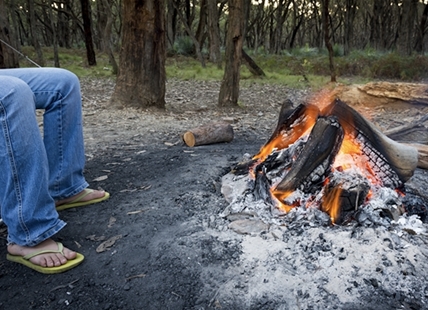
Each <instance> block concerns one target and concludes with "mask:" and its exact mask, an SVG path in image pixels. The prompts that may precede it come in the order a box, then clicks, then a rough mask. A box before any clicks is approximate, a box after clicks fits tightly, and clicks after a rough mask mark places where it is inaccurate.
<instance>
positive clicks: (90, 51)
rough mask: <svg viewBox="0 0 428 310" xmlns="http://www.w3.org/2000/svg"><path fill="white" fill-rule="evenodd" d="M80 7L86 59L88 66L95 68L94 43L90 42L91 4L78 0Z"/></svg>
mask: <svg viewBox="0 0 428 310" xmlns="http://www.w3.org/2000/svg"><path fill="white" fill-rule="evenodd" d="M80 4H81V5H82V18H83V29H84V32H85V46H86V57H87V59H88V65H89V66H96V65H97V60H96V57H95V51H94V43H93V40H92V28H91V21H92V18H91V4H90V2H89V0H80Z"/></svg>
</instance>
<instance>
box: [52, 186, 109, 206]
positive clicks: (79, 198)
mask: <svg viewBox="0 0 428 310" xmlns="http://www.w3.org/2000/svg"><path fill="white" fill-rule="evenodd" d="M93 192H94V190H93V189H89V188H86V189H84V190H83V192H82V194H80V195H79V196H77V197H76V198H75V199H74V200H72V201H70V202H66V203H63V204H60V205H59V206H57V207H56V209H57V211H61V210H65V209H70V208H75V207H82V206H87V205H90V204H94V203H98V202H101V201H104V200H107V199H108V198H109V197H110V194H109V193H108V192H104V196H103V197H101V198H95V199H91V200H86V201H82V199H83V198H85V197H86V196H88V195H89V194H90V193H93Z"/></svg>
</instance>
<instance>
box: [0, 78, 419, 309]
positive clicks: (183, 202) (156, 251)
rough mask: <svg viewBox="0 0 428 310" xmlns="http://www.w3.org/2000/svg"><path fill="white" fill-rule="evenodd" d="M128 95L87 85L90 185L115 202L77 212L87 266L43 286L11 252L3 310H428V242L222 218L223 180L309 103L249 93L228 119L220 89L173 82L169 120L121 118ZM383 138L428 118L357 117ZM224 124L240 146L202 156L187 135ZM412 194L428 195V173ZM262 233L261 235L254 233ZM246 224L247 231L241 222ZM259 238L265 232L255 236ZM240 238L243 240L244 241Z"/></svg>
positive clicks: (73, 238) (390, 232) (282, 93)
mask: <svg viewBox="0 0 428 310" xmlns="http://www.w3.org/2000/svg"><path fill="white" fill-rule="evenodd" d="M113 86H114V83H113V82H112V81H105V80H83V81H82V91H83V96H84V124H85V138H86V153H87V159H88V161H87V166H86V171H85V172H86V177H87V180H88V181H89V183H90V184H91V186H92V187H93V188H103V189H106V190H108V191H109V192H110V193H111V199H110V200H108V201H107V202H104V203H101V204H98V205H94V206H88V207H83V208H77V209H75V210H67V211H63V212H61V214H60V215H61V217H62V218H63V219H64V220H66V221H67V222H68V225H67V227H66V228H65V229H64V230H63V231H61V232H60V234H59V235H58V238H59V240H60V241H62V242H63V243H64V244H65V245H66V246H68V247H70V248H72V249H75V250H77V251H79V252H80V253H82V254H84V255H85V257H86V259H85V261H84V262H83V264H82V265H81V266H79V267H77V268H75V269H73V270H70V271H68V272H66V273H63V274H59V275H41V274H38V273H36V272H34V271H32V270H29V269H28V268H25V267H23V266H20V265H17V264H13V263H11V262H8V261H6V240H5V228H4V227H2V228H0V229H2V231H1V236H2V240H3V243H4V246H3V247H2V248H1V251H0V291H1V294H0V309H95V308H96V309H426V308H427V307H428V306H427V304H428V286H427V282H426V278H427V275H428V262H427V258H428V244H427V243H428V238H427V235H426V233H425V232H424V229H426V228H427V227H426V224H420V225H421V226H420V228H421V230H420V231H419V233H418V234H414V233H415V232H414V231H413V230H411V229H402V228H401V227H388V226H378V225H360V224H357V223H355V222H354V223H351V224H349V225H346V226H325V225H320V224H318V223H316V222H314V221H310V220H309V218H308V217H305V216H304V215H303V216H295V215H296V214H293V218H291V217H290V221H289V224H288V225H282V226H281V225H274V224H268V225H266V224H264V223H263V222H260V221H257V220H255V219H247V222H246V225H245V228H246V233H245V234H243V233H238V232H237V230H239V229H236V227H233V226H232V227H230V224H231V223H232V221H231V219H230V218H229V219H227V218H224V217H222V216H220V215H221V214H222V212H223V211H224V210H225V209H226V207H227V206H228V203H227V202H226V201H225V199H224V197H223V196H222V194H221V192H220V188H221V179H222V177H223V176H224V175H225V174H227V173H228V172H229V171H230V169H231V167H233V166H234V165H235V164H236V163H237V162H239V161H241V160H242V159H243V157H244V155H245V154H250V155H253V154H255V153H257V151H258V150H259V148H260V147H261V146H262V145H263V144H264V142H265V141H266V140H267V139H268V138H269V137H270V134H271V133H272V130H273V129H274V128H275V125H276V122H277V117H278V112H279V110H280V107H281V104H282V102H283V101H284V100H285V99H291V100H292V101H293V102H295V104H296V105H297V104H298V103H301V102H302V101H304V100H305V98H306V97H307V96H308V95H310V94H309V92H308V91H303V90H293V89H289V88H287V87H286V86H278V85H259V84H251V85H250V84H248V85H247V86H243V87H242V88H241V95H240V101H241V102H242V104H243V107H242V108H239V109H234V110H220V109H218V108H217V107H216V103H217V96H218V90H219V88H220V84H219V83H218V82H195V81H169V82H168V84H167V98H166V100H167V111H166V112H160V111H152V110H147V111H139V110H132V109H124V110H113V109H110V108H109V107H108V105H109V102H108V100H109V96H110V94H111V92H112V90H113ZM356 108H357V109H358V110H359V111H360V112H362V113H363V114H364V115H366V116H367V117H368V118H369V119H371V120H372V121H373V122H374V123H375V124H377V125H379V126H380V128H383V129H385V128H391V127H392V128H393V127H394V126H399V125H403V124H405V123H409V122H412V121H414V120H415V119H418V118H420V117H421V116H422V115H425V114H426V113H427V112H428V109H427V107H424V106H409V105H405V106H402V107H397V106H394V108H389V107H385V106H382V107H373V106H370V107H364V106H359V107H356ZM216 120H223V121H228V122H230V123H231V124H232V126H233V128H234V132H235V137H234V140H233V141H232V142H230V143H222V144H213V145H206V146H198V147H194V148H189V147H187V146H185V144H184V143H183V142H182V141H181V137H180V135H181V134H183V133H184V132H185V131H187V130H188V129H190V128H193V127H197V126H200V125H204V124H206V123H207V122H210V121H216ZM411 182H413V183H412V184H413V185H414V186H416V187H419V188H425V189H426V188H428V172H427V171H425V170H421V169H418V170H417V171H416V174H415V176H414V177H413V178H412V180H411ZM248 220H254V226H251V225H248ZM235 224H236V221H235ZM248 227H250V228H252V229H250V230H249V229H248ZM232 228H234V229H232Z"/></svg>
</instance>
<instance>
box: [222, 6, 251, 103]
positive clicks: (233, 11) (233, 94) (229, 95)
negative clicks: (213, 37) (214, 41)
mask: <svg viewBox="0 0 428 310" xmlns="http://www.w3.org/2000/svg"><path fill="white" fill-rule="evenodd" d="M244 13H245V11H244V0H229V17H228V19H227V22H228V26H227V35H226V51H225V58H226V64H225V68H224V75H223V80H222V82H221V87H220V94H219V100H218V104H219V106H221V107H233V106H237V105H238V98H239V80H240V66H241V58H242V46H243V42H244V36H243V31H244Z"/></svg>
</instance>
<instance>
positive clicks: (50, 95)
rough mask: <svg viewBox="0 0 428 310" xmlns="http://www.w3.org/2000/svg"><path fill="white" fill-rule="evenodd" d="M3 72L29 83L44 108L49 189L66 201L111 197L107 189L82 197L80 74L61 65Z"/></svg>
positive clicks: (61, 200)
mask: <svg viewBox="0 0 428 310" xmlns="http://www.w3.org/2000/svg"><path fill="white" fill-rule="evenodd" d="M0 75H9V76H15V77H18V78H20V79H22V80H23V81H24V82H25V83H27V84H28V85H29V87H30V88H31V90H32V92H33V93H34V96H35V105H36V108H37V109H44V110H45V113H44V144H45V148H46V153H47V156H48V162H49V191H50V193H51V196H52V197H53V198H54V199H55V200H56V201H57V205H60V204H64V203H67V202H69V201H70V200H74V199H75V198H76V197H82V201H92V200H94V199H95V200H96V201H95V202H97V199H98V200H99V199H104V198H108V193H105V192H104V191H94V192H91V193H89V194H88V195H86V196H83V195H82V194H84V193H85V192H84V189H85V188H86V187H87V186H88V183H87V182H86V180H85V178H84V176H83V168H84V164H85V154H84V142H83V129H82V112H81V105H82V102H81V93H80V83H79V80H78V78H77V76H76V75H75V74H73V73H71V72H70V71H67V70H63V69H58V68H26V69H6V70H0Z"/></svg>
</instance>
